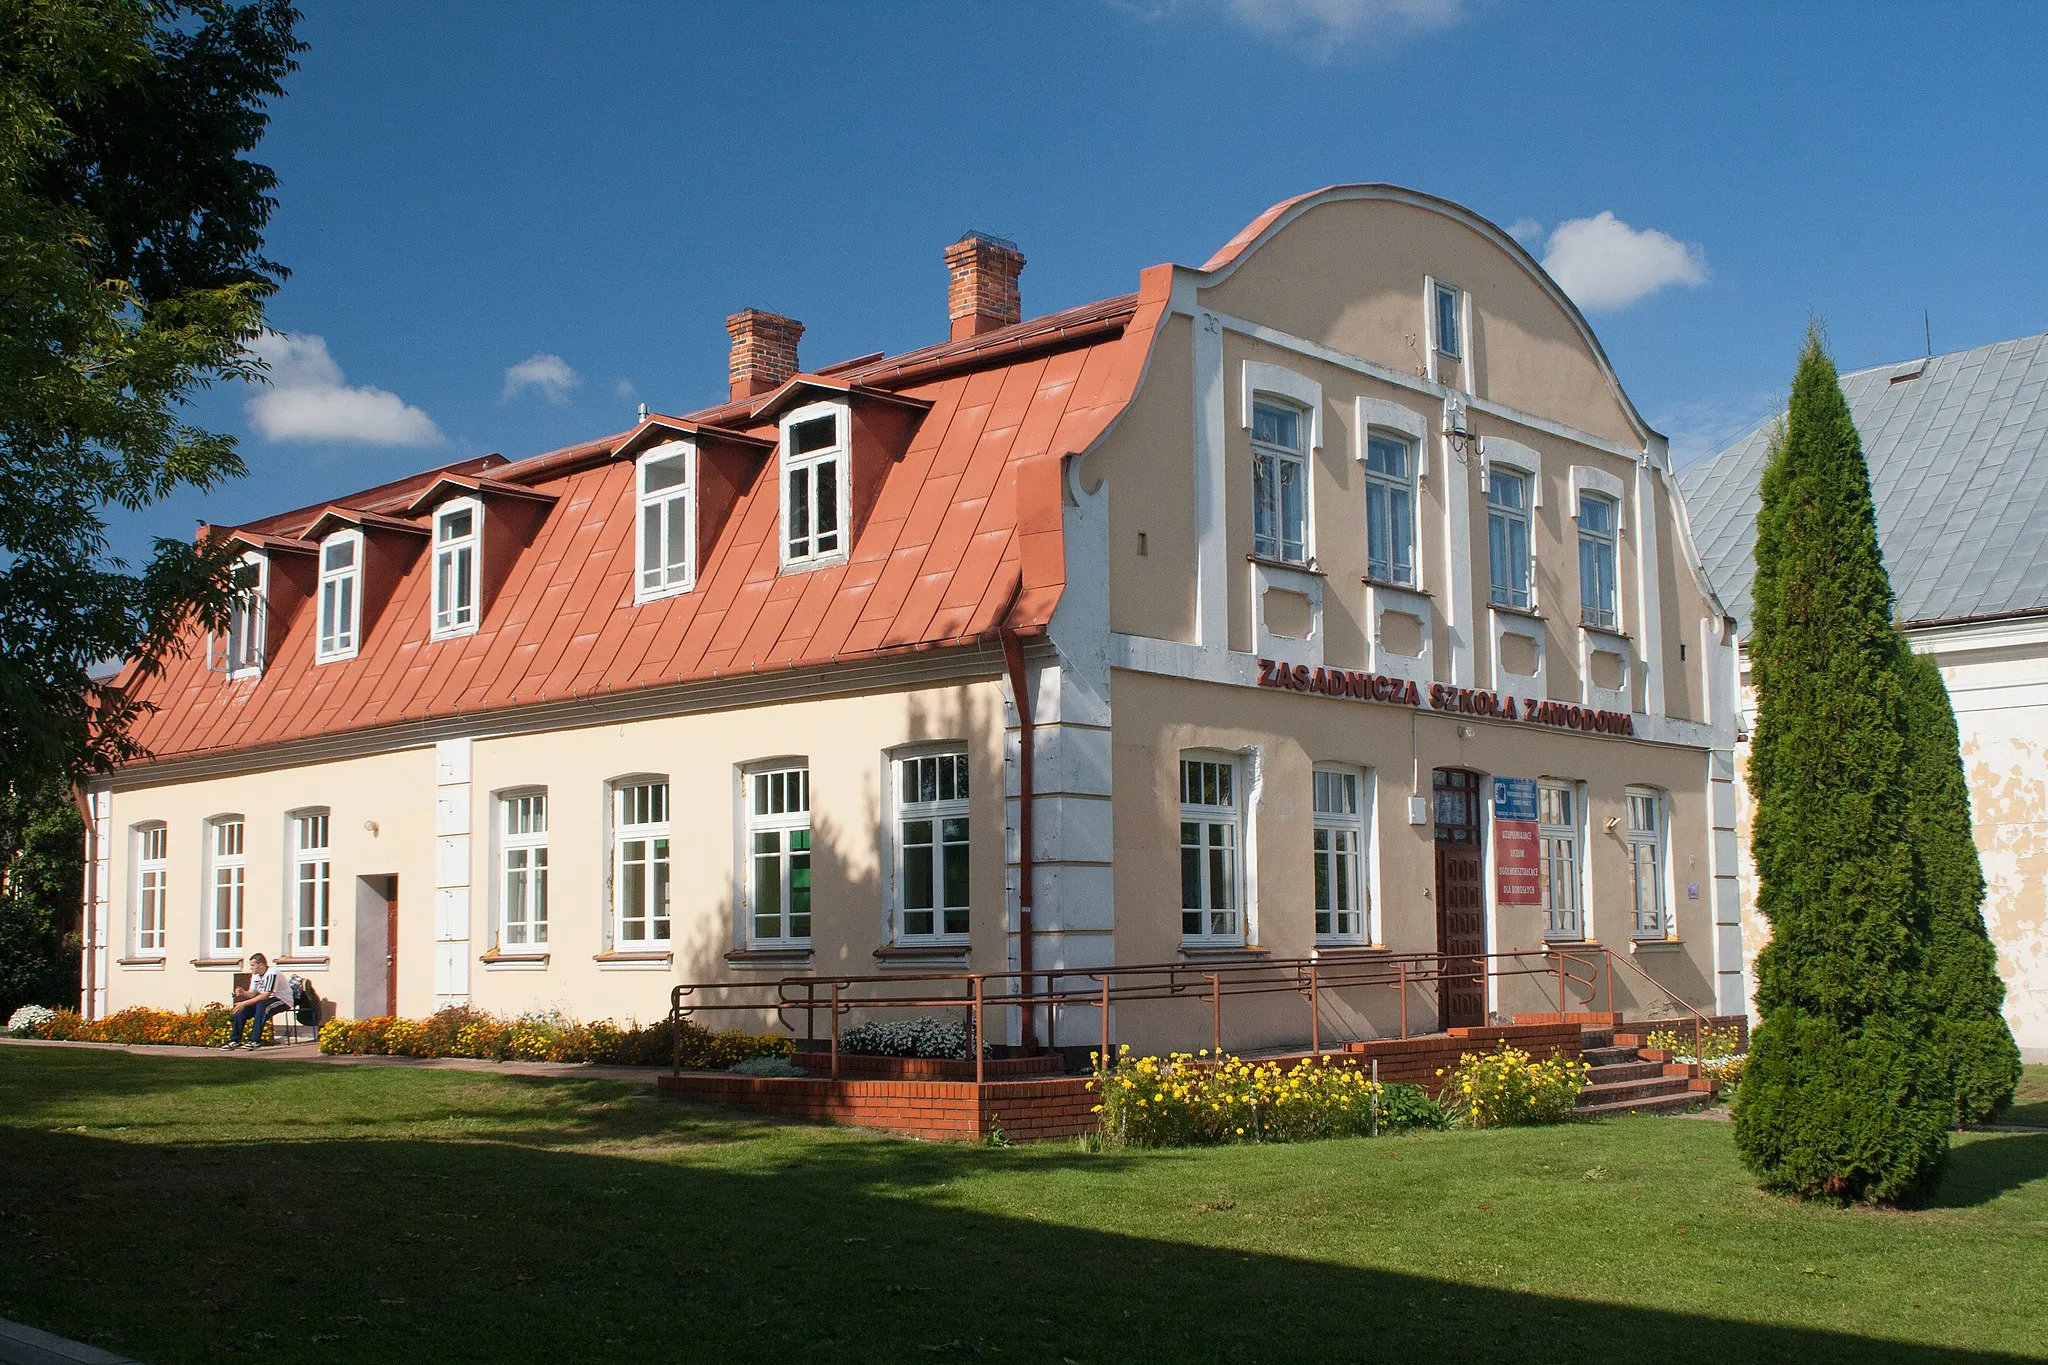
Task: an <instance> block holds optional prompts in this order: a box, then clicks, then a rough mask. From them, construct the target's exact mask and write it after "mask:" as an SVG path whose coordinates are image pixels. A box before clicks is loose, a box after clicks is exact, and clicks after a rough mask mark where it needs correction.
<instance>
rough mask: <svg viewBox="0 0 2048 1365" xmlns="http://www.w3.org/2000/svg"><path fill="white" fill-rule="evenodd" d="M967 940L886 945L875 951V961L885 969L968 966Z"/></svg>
mask: <svg viewBox="0 0 2048 1365" xmlns="http://www.w3.org/2000/svg"><path fill="white" fill-rule="evenodd" d="M970 946H971V945H969V944H968V943H967V942H966V941H965V940H962V941H960V942H957V943H885V944H883V945H882V946H881V947H879V948H877V949H875V961H876V962H878V963H880V964H881V965H882V966H884V967H916V966H920V965H942V964H943V965H953V964H956V963H957V964H958V965H960V966H963V967H964V966H966V965H967V950H968V948H969V947H970Z"/></svg>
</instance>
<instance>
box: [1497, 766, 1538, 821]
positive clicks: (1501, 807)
mask: <svg viewBox="0 0 2048 1365" xmlns="http://www.w3.org/2000/svg"><path fill="white" fill-rule="evenodd" d="M1493 818H1494V819H1496V820H1534V819H1535V818H1536V779H1534V778H1532V777H1496V778H1494V779H1493Z"/></svg>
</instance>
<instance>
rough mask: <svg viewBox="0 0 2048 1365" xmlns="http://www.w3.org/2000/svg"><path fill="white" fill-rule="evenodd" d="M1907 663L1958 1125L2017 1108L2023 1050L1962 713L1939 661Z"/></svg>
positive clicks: (1919, 827)
mask: <svg viewBox="0 0 2048 1365" xmlns="http://www.w3.org/2000/svg"><path fill="white" fill-rule="evenodd" d="M1904 643H1905V642H1904V641H1903V639H1902V640H1901V641H1900V645H1901V648H1904ZM1906 667H1907V673H1906V761H1907V764H1908V771H1909V779H1908V780H1909V785H1910V787H1911V790H1912V810H1911V817H1910V818H1911V821H1912V829H1913V846H1914V851H1915V852H1916V854H1917V855H1918V857H1919V862H1920V872H1921V876H1922V879H1923V880H1924V881H1925V883H1926V886H1927V898H1928V911H1929V915H1930V917H1931V923H1930V924H1929V927H1928V936H1927V973H1926V975H1927V991H1928V1008H1929V1013H1930V1014H1931V1015H1932V1016H1933V1028H1934V1038H1935V1046H1936V1049H1937V1050H1938V1052H1939V1053H1940V1056H1941V1064H1942V1068H1943V1070H1944V1071H1945V1072H1946V1073H1947V1075H1948V1078H1949V1084H1950V1085H1951V1086H1952V1087H1953V1088H1954V1090H1955V1100H1956V1109H1955V1117H1956V1120H1957V1121H1958V1122H1982V1121H1983V1120H1985V1119H1988V1118H1990V1117H1991V1116H1992V1115H1993V1114H1995V1113H1996V1112H1997V1111H1998V1110H2000V1109H2002V1108H2004V1107H2005V1106H2006V1105H2007V1104H2010V1103H2011V1102H2012V1096H2013V1090H2014V1089H2015V1088H2016V1087H2017V1086H2018V1084H2019V1079H2020V1050H2019V1047H2018V1046H2017V1045H2016V1044H2015V1043H2014V1042H2013V1039H2012V1030H2011V1029H2010V1028H2008V1027H2007V1026H2006V1022H2005V1014H2004V1008H2005V982H2004V981H2002V980H2000V979H1999V975H1998V950H1997V949H1996V948H1994V947H1993V946H1992V944H1991V936H1990V935H1989V934H1987V933H1986V932H1985V931H1984V869H1983V866H1982V864H1981V863H1979V862H1978V860H1977V840H1976V835H1975V831H1974V830H1973V829H1972V828H1971V823H1970V787H1969V782H1968V779H1967V778H1966V776H1965V775H1964V772H1963V756H1962V745H1961V742H1960V738H1959V736H1958V734H1957V730H1956V713H1955V708H1954V707H1953V706H1952V705H1950V703H1949V697H1948V688H1947V687H1946V686H1944V685H1943V683H1942V680H1941V670H1940V669H1938V668H1936V667H1935V666H1934V661H1933V660H1932V659H1929V658H1927V657H1925V656H1924V655H1918V654H1911V655H1909V656H1908V658H1907V660H1906Z"/></svg>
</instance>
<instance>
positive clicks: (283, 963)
mask: <svg viewBox="0 0 2048 1365" xmlns="http://www.w3.org/2000/svg"><path fill="white" fill-rule="evenodd" d="M271 965H272V966H275V967H309V968H313V969H315V970H318V971H323V972H324V971H326V970H327V957H326V955H325V954H322V955H321V956H319V957H281V958H278V959H277V960H276V961H275V962H274V963H272V964H271Z"/></svg>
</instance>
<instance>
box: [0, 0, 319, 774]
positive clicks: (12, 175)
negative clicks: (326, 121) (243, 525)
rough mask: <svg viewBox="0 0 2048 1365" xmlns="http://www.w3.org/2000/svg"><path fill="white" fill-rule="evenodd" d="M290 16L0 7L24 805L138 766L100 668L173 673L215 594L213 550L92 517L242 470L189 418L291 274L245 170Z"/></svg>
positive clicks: (4, 266)
mask: <svg viewBox="0 0 2048 1365" xmlns="http://www.w3.org/2000/svg"><path fill="white" fill-rule="evenodd" d="M297 20H298V15H297V13H296V11H294V10H293V9H291V8H290V7H289V6H288V5H286V4H283V3H280V0H254V2H253V3H242V4H236V3H230V0H192V2H191V3H172V0H0V774H5V781H6V782H7V783H8V784H9V785H10V786H11V787H12V788H13V789H14V792H15V794H16V795H17V796H19V795H22V794H25V793H28V792H39V791H42V790H43V789H44V788H45V787H46V786H47V785H48V784H49V783H51V782H57V783H65V782H69V781H74V780H76V779H77V778H79V777H81V776H83V775H85V774H87V773H90V772H93V771H99V770H104V769H106V768H107V767H109V766H111V765H113V764H114V763H117V762H120V761H121V760H123V759H127V758H132V757H135V756H136V749H135V746H134V743H133V741H132V740H131V739H130V738H129V733H128V731H129V726H130V723H131V722H132V720H133V718H134V715H135V706H134V704H133V703H132V702H130V701H129V700H127V699H126V698H125V697H124V696H123V695H122V694H121V692H119V691H118V690H116V689H115V688H114V687H112V686H111V685H110V683H109V682H108V681H107V680H105V679H104V678H95V677H93V676H92V671H93V669H94V667H95V665H98V664H100V663H102V662H103V661H107V660H114V659H126V660H128V661H129V663H130V665H131V667H132V669H133V670H134V671H135V672H136V673H137V674H139V675H143V676H147V675H149V674H151V673H154V672H156V671H157V670H159V669H160V668H161V667H162V664H163V662H164V661H165V660H166V659H167V658H169V657H171V655H172V652H173V651H174V650H176V649H177V648H179V647H180V644H179V642H180V640H181V638H189V637H187V636H186V633H185V630H184V628H185V627H186V626H187V625H188V624H189V623H190V622H191V620H192V617H193V614H194V613H195V612H197V613H198V614H199V615H200V616H201V617H202V618H203V619H205V620H207V621H209V622H217V621H218V619H219V617H220V616H221V614H222V613H223V612H224V611H225V605H226V600H227V584H226V568H227V559H228V552H227V550H226V548H225V546H214V547H208V546H202V545H193V544H188V543H184V542H180V541H174V540H158V541H157V542H155V544H154V546H153V548H152V551H151V553H150V554H149V556H148V557H147V560H146V562H144V563H142V564H141V565H140V566H134V565H130V564H128V563H125V562H123V561H122V560H120V559H118V558H116V557H114V556H113V555H112V554H111V553H110V551H109V545H108V541H107V534H106V522H105V515H104V514H105V512H106V510H107V509H108V508H110V507H119V508H126V509H133V508H138V507H142V506H146V505H148V504H150V503H152V502H155V501H157V500H159V499H161V498H163V497H164V496H166V495H167V494H169V493H170V492H171V491H172V490H174V489H176V488H179V487H181V486H182V487H194V488H202V489H204V488H210V487H213V486H214V485H216V484H218V483H220V482H222V481H223V480H226V479H230V478H234V477H236V476H238V475H240V474H241V473H243V466H242V462H241V460H240V457H239V456H238V455H237V454H236V452H235V443H234V440H233V438H232V437H230V436H227V435H223V434H220V433H215V432H209V431H206V430H204V429H202V428H200V427H198V426H196V425H195V424H193V423H192V422H190V421H188V420H187V419H186V414H185V409H186V407H187V405H188V404H189V401H190V399H191V397H192V395H193V394H194V392H195V391H196V390H199V389H201V388H204V387H206V386H208V385H210V384H213V383H215V382H218V381H219V380H222V379H229V378H242V377H248V376H251V375H252V374H253V373H254V370H255V365H254V362H253V361H252V360H251V359H250V357H249V356H248V354H247V353H246V351H245V350H244V349H243V348H244V344H245V343H246V342H248V341H249V340H250V339H251V338H253V337H254V336H255V335H256V334H257V332H258V331H259V330H260V328H261V326H262V321H263V301H264V299H265V298H266V297H268V296H269V295H270V294H271V293H272V292H274V291H275V289H276V288H277V285H278V282H279V281H280V280H281V278H282V277H283V274H284V272H283V270H282V269H281V268H280V267H278V266H277V265H276V264H275V263H273V262H271V261H269V260H268V259H266V258H265V257H264V256H263V255H262V244H263V243H262V233H263V229H264V227H265V225H266V224H267V222H268V220H269V216H270V213H271V210H272V208H273V207H274V201H273V200H272V199H271V197H270V194H269V191H270V190H271V188H272V187H273V186H274V184H275V177H274V176H273V175H272V174H271V172H270V171H269V170H268V169H267V168H265V167H263V166H261V165H258V164H256V163H253V162H250V161H249V160H247V159H246V157H245V156H244V153H246V152H248V151H250V150H251V149H252V148H254V147H255V145H256V143H257V141H258V140H259V139H260V138H261V136H262V134H263V131H264V128H265V126H266V124H267V122H268V116H267V114H266V113H265V112H264V106H265V103H266V101H268V100H270V99H273V98H275V97H277V96H278V95H279V94H281V93H282V88H283V87H282V80H283V78H284V76H285V75H286V74H287V73H288V72H290V71H291V70H292V69H293V67H294V65H295V63H294V61H293V55H294V54H295V53H297V52H298V51H299V50H300V48H301V44H300V43H299V42H298V40H297V38H296V37H295V36H294V34H293V29H294V25H295V24H296V22H297Z"/></svg>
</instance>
